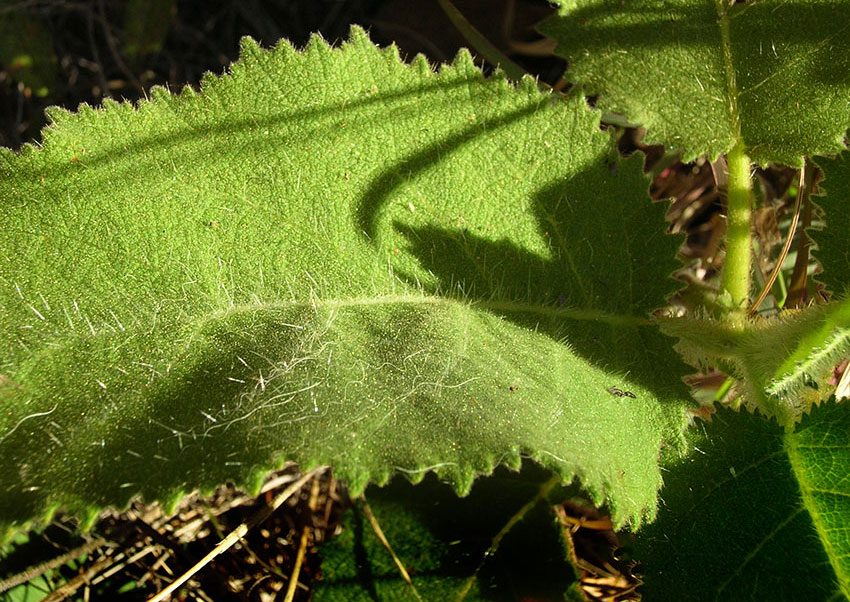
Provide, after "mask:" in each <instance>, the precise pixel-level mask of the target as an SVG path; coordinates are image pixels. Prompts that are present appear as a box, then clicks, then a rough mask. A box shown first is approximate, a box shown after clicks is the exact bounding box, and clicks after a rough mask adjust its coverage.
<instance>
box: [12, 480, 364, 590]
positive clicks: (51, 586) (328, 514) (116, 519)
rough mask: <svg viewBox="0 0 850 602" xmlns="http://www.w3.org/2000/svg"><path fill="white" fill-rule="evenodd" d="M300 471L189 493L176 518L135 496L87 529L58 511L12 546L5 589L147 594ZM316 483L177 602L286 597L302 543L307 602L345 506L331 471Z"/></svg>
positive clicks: (301, 582)
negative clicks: (319, 550)
mask: <svg viewBox="0 0 850 602" xmlns="http://www.w3.org/2000/svg"><path fill="white" fill-rule="evenodd" d="M299 476H300V475H299V473H298V471H297V469H296V468H295V466H294V465H292V466H288V467H286V468H284V469H283V470H281V471H278V472H275V473H273V474H271V475H269V477H268V478H267V480H266V482H265V484H264V485H263V486H262V488H261V490H260V493H259V495H258V496H256V497H252V496H250V495H248V494H246V493H245V492H243V491H239V490H238V489H236V488H234V487H233V486H232V485H224V486H222V487H219V488H217V489H216V490H215V491H214V492H213V494H212V495H210V496H201V495H199V494H193V495H190V496H188V497H186V498H185V499H184V500H183V501H182V502H180V503H179V504H178V506H177V509H176V510H175V511H174V513H173V514H171V515H166V514H165V513H164V512H163V509H162V507H161V506H159V505H158V504H151V505H145V504H143V503H141V502H135V503H133V504H132V505H131V506H130V508H128V509H127V510H126V511H124V512H120V513H119V512H114V511H111V512H105V513H103V514H102V515H101V516H100V520H99V521H98V522H97V524H96V526H95V527H94V529H93V530H92V531H91V532H89V533H86V534H82V535H81V534H80V533H79V532H77V524H76V522H75V521H73V520H71V519H67V518H58V519H57V520H55V521H53V523H51V524H50V525H49V526H48V527H47V528H45V529H44V530H43V531H42V532H41V533H40V534H38V535H35V534H33V533H31V534H30V535H29V536H28V539H29V541H27V542H25V543H24V542H22V541H16V543H14V544H12V545H10V546H7V547H6V549H5V550H4V551H3V556H2V566H3V573H2V574H0V594H4V593H5V595H13V594H14V592H15V590H16V589H17V590H18V591H19V593H22V592H24V590H28V592H29V593H28V594H27V595H29V596H30V597H32V598H33V599H43V600H63V599H66V598H71V597H74V596H82V597H83V599H86V600H112V599H114V596H115V595H116V594H118V593H122V594H127V595H129V596H130V597H129V598H128V599H140V600H141V599H144V600H147V599H148V598H149V597H150V596H152V595H154V594H156V593H157V592H159V591H161V590H162V589H164V588H165V587H167V586H168V585H169V583H171V582H172V581H174V580H175V579H176V578H178V577H179V576H180V575H182V574H183V573H184V572H185V571H186V570H188V569H189V568H190V567H191V566H192V565H194V564H195V563H196V562H197V561H198V560H199V559H200V558H202V557H203V556H205V555H206V554H207V553H209V552H210V551H211V550H212V549H213V548H215V546H216V545H217V544H218V543H219V541H221V540H222V539H223V538H224V537H225V536H226V535H227V534H228V533H229V532H230V531H231V530H233V529H234V528H235V527H236V526H237V525H239V524H241V523H242V522H244V521H246V520H248V518H249V517H250V516H252V515H254V514H255V513H256V512H257V510H258V509H260V508H262V507H264V506H265V505H266V504H268V503H270V501H271V500H272V499H273V498H274V497H275V496H276V495H277V494H278V493H279V492H280V491H282V490H283V489H285V488H286V487H287V486H288V485H291V484H292V483H293V482H294V481H296V479H298V477H299ZM313 483H314V484H313V485H311V483H310V482H308V483H306V484H305V485H304V486H303V487H302V489H301V491H300V492H299V494H297V495H294V496H292V497H291V498H290V499H289V500H288V502H286V504H285V507H284V508H280V509H279V510H278V511H277V512H275V513H274V514H273V515H272V516H271V517H270V518H269V519H268V520H266V521H264V522H263V523H261V524H259V525H258V526H257V527H256V528H254V529H252V530H249V531H248V533H247V534H246V535H245V537H243V538H242V539H241V540H240V541H239V542H238V543H237V544H236V545H234V546H233V547H232V548H230V549H229V550H228V551H227V552H225V553H223V554H222V555H220V556H218V557H217V558H216V559H215V560H213V561H212V562H211V563H210V564H209V565H208V566H207V567H205V568H204V569H203V570H202V571H201V572H199V573H198V574H196V575H195V576H194V577H193V578H192V579H191V580H190V581H189V582H188V583H187V584H186V585H185V586H183V589H182V590H181V592H180V594H179V595H180V597H181V598H180V599H184V600H231V599H234V600H235V599H239V600H252V601H258V602H259V601H266V600H273V599H283V595H284V592H286V591H287V589H288V587H289V582H290V579H291V575H292V568H293V566H294V564H295V560H296V557H297V556H298V555H299V550H303V551H301V555H303V556H304V559H303V563H302V564H301V566H300V571H299V572H298V577H297V585H296V587H295V593H294V598H293V599H294V600H307V599H308V598H309V593H310V591H311V587H310V586H311V583H312V581H313V580H314V579H315V578H316V576H317V574H318V572H319V565H320V562H321V561H320V559H319V557H318V555H317V554H316V551H315V550H316V546H317V545H318V544H319V543H320V542H322V541H324V540H325V539H327V538H328V537H330V536H331V535H332V534H333V533H334V531H335V530H336V529H337V525H338V518H339V515H340V513H341V511H342V509H343V508H344V507H345V505H346V504H347V503H348V502H347V495H346V493H345V490H344V488H343V487H342V486H341V485H340V483H339V482H338V481H337V480H336V479H334V478H333V476H332V475H331V474H330V473H324V474H322V475H320V476H319V477H317V478H315V479H314V480H313ZM302 542H304V543H302ZM45 595H46V597H44V598H42V596H45ZM28 599H29V598H28Z"/></svg>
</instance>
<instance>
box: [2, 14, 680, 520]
mask: <svg viewBox="0 0 850 602" xmlns="http://www.w3.org/2000/svg"><path fill="white" fill-rule="evenodd" d="M52 118H53V120H54V122H55V124H54V125H52V126H51V127H49V128H48V129H47V130H46V131H45V136H44V146H43V148H42V149H39V150H36V149H33V148H27V149H25V150H24V151H23V153H22V154H21V155H15V154H12V153H11V152H3V153H2V155H0V171H2V174H0V175H2V178H0V204H2V211H0V231H2V232H4V234H5V236H4V237H3V238H2V239H0V333H3V334H2V337H3V338H2V340H1V341H0V346H2V349H3V351H4V352H3V353H2V354H0V374H2V375H3V381H2V387H0V410H2V411H0V482H2V483H3V485H2V489H0V522H3V523H7V524H8V523H20V522H23V521H26V520H28V519H30V518H31V517H33V516H34V515H40V514H43V513H45V512H49V511H50V510H51V509H52V508H53V507H55V506H57V505H64V506H69V507H71V508H74V509H77V510H81V509H84V508H98V507H101V506H103V505H105V504H119V505H120V504H122V503H125V502H126V501H127V500H128V499H129V498H130V497H131V496H133V495H135V494H142V495H143V496H144V497H145V498H147V499H149V500H152V499H166V500H173V499H175V498H176V496H178V495H180V494H181V493H182V492H185V491H188V490H191V489H194V488H196V487H212V486H214V485H216V484H218V483H221V482H223V481H225V480H228V479H231V480H236V481H238V482H244V481H246V479H247V480H254V481H255V480H256V479H257V478H259V476H260V475H262V472H263V470H265V469H267V468H269V467H270V466H272V465H273V464H274V463H275V462H280V461H283V460H285V459H288V460H295V461H298V462H300V463H301V464H302V465H303V466H309V465H315V464H318V463H328V464H331V465H332V466H333V467H334V468H335V470H336V472H337V475H338V476H340V477H342V478H344V479H346V480H347V481H348V482H349V484H350V486H351V487H352V488H353V490H354V492H355V493H356V492H357V491H360V490H362V488H363V487H364V486H365V484H366V483H367V482H369V481H370V480H377V481H379V482H380V481H384V480H385V479H386V478H388V476H389V475H390V474H391V473H392V472H393V471H402V472H404V473H406V474H408V475H412V476H414V477H417V476H421V475H422V474H423V473H424V472H426V471H427V470H430V469H435V470H437V472H438V473H439V474H440V475H441V476H442V477H444V478H446V479H448V480H450V481H451V482H453V483H454V484H455V485H456V487H457V488H458V489H459V490H461V491H463V490H466V489H468V487H469V486H470V483H471V481H472V479H473V478H474V476H475V475H476V474H479V473H482V472H489V471H491V470H492V469H493V467H494V466H495V465H497V464H498V463H508V464H511V465H517V464H518V462H519V461H520V457H521V456H522V455H530V456H533V457H535V458H537V459H539V460H540V461H542V462H543V463H545V464H547V465H549V466H551V467H553V468H554V469H556V470H557V471H559V472H560V473H561V474H562V475H563V476H564V477H565V478H570V477H571V476H573V475H576V476H578V477H579V478H580V479H581V480H582V482H583V483H584V485H585V486H586V488H587V489H588V491H589V492H590V493H591V495H593V496H594V497H595V499H596V500H597V501H600V502H601V501H603V500H607V501H608V502H609V503H610V504H611V506H612V508H613V511H614V513H615V517H616V519H617V520H618V521H628V520H632V521H636V522H639V521H640V520H642V518H644V517H646V516H651V515H652V514H653V513H654V508H655V492H656V489H657V487H658V486H659V485H660V481H661V478H660V473H659V469H658V467H657V457H658V454H659V451H660V449H661V448H662V447H664V446H665V445H668V444H670V443H675V442H676V441H678V438H679V436H680V432H681V429H682V428H683V418H682V408H683V404H684V403H685V402H684V401H683V397H684V396H683V391H682V385H681V383H680V382H679V377H680V373H681V368H680V364H679V362H678V360H677V359H676V358H675V356H674V355H673V354H672V352H671V350H670V346H669V343H668V340H667V339H664V337H663V336H662V335H661V334H660V333H659V332H657V331H656V330H655V329H654V327H651V326H647V325H645V323H644V320H643V318H644V317H645V316H646V315H647V313H648V312H649V311H650V310H651V309H653V308H654V307H657V306H659V305H661V304H663V302H664V298H665V295H667V294H669V293H670V292H671V291H672V287H674V286H675V284H674V283H673V282H672V281H671V280H669V279H668V278H667V275H668V274H669V273H670V271H671V270H672V269H673V268H674V267H675V262H674V260H673V257H674V255H675V250H676V247H677V240H676V239H674V238H672V237H669V236H666V235H665V234H664V222H663V215H664V207H663V206H661V205H657V204H653V203H651V202H650V201H649V200H648V198H647V195H646V186H647V184H646V180H645V179H644V177H643V175H642V172H641V167H642V166H641V160H640V158H638V157H634V158H632V159H630V160H628V161H625V162H623V163H621V164H619V165H615V164H614V163H612V162H611V161H613V159H612V157H613V156H614V151H613V147H612V143H611V141H610V140H609V138H608V137H607V136H606V135H605V134H603V133H601V132H599V130H598V116H597V115H596V114H595V113H594V112H592V111H591V110H589V109H588V108H587V107H586V106H585V104H584V102H583V100H582V99H574V100H571V101H559V100H556V99H555V98H553V97H551V96H549V95H546V94H542V93H540V92H539V91H538V90H537V88H536V86H535V85H534V83H533V82H532V81H530V80H529V81H525V82H523V83H522V84H521V85H520V86H519V87H518V88H513V87H511V86H510V84H509V83H507V81H506V80H505V79H504V78H503V77H496V78H494V79H492V80H485V79H484V78H483V77H482V75H481V73H480V71H479V70H478V69H477V68H475V67H474V66H473V64H472V62H471V60H470V59H469V56H468V55H466V54H462V55H461V56H460V57H459V59H458V60H457V61H456V62H455V64H454V65H453V66H451V67H446V68H444V69H442V70H441V71H440V72H439V73H438V74H435V73H434V72H433V71H432V70H431V68H430V67H429V66H428V65H427V64H426V63H425V62H424V61H423V60H419V59H417V60H415V61H414V62H413V64H412V65H405V64H403V63H401V62H400V60H399V59H398V56H397V54H396V52H395V51H394V50H392V49H391V50H386V51H382V50H379V49H378V48H376V47H375V46H373V45H372V44H371V42H369V40H368V39H367V38H366V36H365V34H363V33H362V32H361V31H359V30H355V31H354V32H353V34H352V39H351V41H350V42H349V43H347V44H346V45H344V46H343V48H342V49H331V48H329V47H328V46H327V45H326V44H325V43H324V42H322V41H320V40H314V41H313V42H311V43H310V44H309V45H308V47H307V48H306V49H305V50H304V52H303V53H300V52H296V51H295V50H293V49H292V48H291V47H290V46H288V45H286V44H281V45H280V46H279V47H278V48H276V49H275V50H274V51H272V52H268V51H264V50H261V49H259V48H258V47H257V46H256V44H254V43H253V42H251V41H246V42H245V43H244V45H243V49H242V58H241V59H240V61H239V62H238V63H236V64H234V65H233V66H232V68H231V75H227V76H224V77H222V78H220V79H219V78H215V77H212V76H210V77H208V78H206V79H205V81H204V86H203V91H202V92H201V93H196V92H193V91H191V90H188V89H187V90H184V91H183V92H182V93H181V94H180V95H179V96H171V95H169V94H167V93H166V92H164V91H159V92H157V93H155V94H154V95H153V98H152V100H151V101H150V102H143V103H141V104H140V105H139V107H138V109H136V108H133V107H132V106H129V105H118V104H115V103H107V105H106V106H105V107H104V109H103V110H99V111H94V110H92V109H90V108H87V107H82V108H81V110H80V112H79V113H78V114H70V113H66V112H62V111H54V112H53V113H52ZM658 258H661V259H658ZM664 258H668V259H664ZM611 386H616V387H619V388H620V389H623V390H628V391H631V392H632V393H634V395H635V397H634V398H632V397H618V396H614V395H612V394H610V393H609V392H608V388H609V387H611Z"/></svg>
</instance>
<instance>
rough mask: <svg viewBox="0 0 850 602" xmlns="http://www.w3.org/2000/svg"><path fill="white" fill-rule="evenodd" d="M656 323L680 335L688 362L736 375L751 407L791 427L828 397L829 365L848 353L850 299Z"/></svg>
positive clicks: (677, 346) (849, 348) (683, 351)
mask: <svg viewBox="0 0 850 602" xmlns="http://www.w3.org/2000/svg"><path fill="white" fill-rule="evenodd" d="M661 327H662V330H664V332H666V333H667V334H669V335H671V336H676V337H679V339H680V341H679V343H678V344H677V345H676V348H677V349H678V350H679V351H680V352H681V353H682V355H683V357H685V359H687V360H688V361H689V362H691V363H692V364H693V365H695V366H698V367H700V368H704V367H706V366H709V365H714V366H718V367H722V369H723V370H725V371H726V372H727V373H729V375H730V376H734V377H735V378H737V379H738V381H739V392H740V393H741V394H742V396H743V401H744V403H745V404H746V405H747V406H748V407H749V408H750V409H751V410H756V409H758V410H759V411H761V412H762V413H764V414H766V415H767V416H773V417H775V418H776V419H777V420H778V421H779V423H780V424H782V425H784V426H790V425H792V424H793V423H795V422H797V421H799V420H800V418H801V417H802V416H803V414H805V413H806V412H808V411H809V409H810V408H811V406H812V404H815V403H818V402H820V401H822V400H823V399H826V398H829V396H830V394H831V392H832V391H831V389H830V386H829V379H830V378H831V377H832V375H833V368H834V367H835V365H836V364H837V363H839V362H840V361H841V360H842V359H844V358H845V357H847V356H848V355H850V298H846V297H845V298H841V299H837V300H835V301H833V302H832V303H829V304H827V305H823V306H814V307H810V308H807V309H805V310H803V311H801V312H799V313H796V314H793V315H792V314H789V315H786V316H782V317H780V318H770V319H759V320H758V321H753V322H750V323H748V324H746V325H735V326H730V325H729V324H728V323H725V322H721V321H718V320H704V319H694V318H674V319H665V320H662V321H661ZM832 384H833V385H834V384H835V383H832ZM833 388H834V387H833Z"/></svg>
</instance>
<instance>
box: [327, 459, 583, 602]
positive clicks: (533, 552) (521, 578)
mask: <svg viewBox="0 0 850 602" xmlns="http://www.w3.org/2000/svg"><path fill="white" fill-rule="evenodd" d="M548 477H549V475H548V474H547V473H546V472H545V471H542V470H540V468H539V467H537V466H534V465H526V466H525V467H524V468H523V470H522V471H521V472H520V473H511V472H509V471H507V470H504V469H500V470H498V471H497V472H496V474H495V475H493V476H491V477H486V478H483V479H479V480H478V481H476V483H475V485H474V486H473V488H472V492H471V493H470V495H469V496H468V497H465V498H459V497H457V496H456V495H455V493H454V492H453V491H452V490H451V488H450V487H448V486H447V485H445V484H442V483H439V482H438V481H437V479H436V478H434V477H433V475H429V476H428V477H427V478H426V479H425V481H424V482H423V483H421V484H419V485H416V486H414V485H411V484H410V483H409V482H407V481H405V480H402V479H395V480H394V481H393V482H392V483H390V485H388V486H387V487H383V488H378V487H374V486H373V487H370V488H369V489H368V490H367V492H366V499H367V500H368V503H369V506H370V507H371V509H372V513H373V514H374V515H375V517H376V519H377V521H378V523H379V525H380V527H381V530H382V531H383V532H384V535H385V536H386V538H387V540H388V541H389V542H390V545H391V546H392V548H393V552H394V553H395V554H396V555H397V556H398V557H399V559H400V560H401V562H402V563H403V564H404V566H405V568H406V570H407V571H408V573H409V574H410V577H411V580H412V582H413V585H414V587H415V588H416V591H417V593H418V594H419V596H420V598H421V599H422V600H428V601H431V600H433V601H439V602H443V601H444V600H455V599H456V598H457V596H458V594H459V593H460V592H462V591H463V590H464V589H465V586H466V585H467V583H468V580H469V578H470V577H471V576H472V575H473V574H474V573H475V570H476V568H477V567H478V566H479V564H481V562H482V560H483V559H484V558H485V555H486V552H487V549H488V548H489V546H490V544H491V540H492V538H493V536H494V535H496V534H497V533H498V532H499V531H500V530H501V529H502V528H503V527H504V525H505V524H506V523H507V521H508V520H509V519H510V518H511V516H512V515H514V514H515V513H516V512H517V511H518V510H519V509H520V508H521V507H523V506H524V505H525V504H526V503H527V502H528V501H529V500H532V499H533V498H534V497H535V496H536V495H537V494H538V491H539V490H540V487H541V485H542V484H543V482H544V480H546V479H548ZM321 555H322V558H323V563H322V575H323V580H322V582H320V583H319V585H318V588H317V591H316V593H315V595H314V597H313V600H314V601H316V602H336V601H345V602H350V601H357V600H363V601H364V602H365V601H369V602H374V601H376V600H380V601H385V600H386V601H388V600H411V601H415V600H417V597H416V594H414V593H413V592H412V591H411V589H410V587H409V586H408V585H407V583H406V582H405V581H404V580H403V579H402V577H401V575H400V573H399V570H398V568H397V567H396V566H395V564H394V562H393V560H392V557H391V556H390V554H389V552H387V550H386V548H385V547H384V546H383V545H382V544H381V542H380V541H379V540H378V538H377V537H376V535H375V533H374V530H373V529H372V527H371V525H370V524H369V521H368V520H367V518H366V516H365V514H364V512H363V510H362V509H361V507H360V506H359V505H357V506H355V507H354V508H352V509H350V510H349V511H348V512H347V514H346V516H345V518H344V519H343V532H342V534H341V535H340V536H338V537H337V538H335V539H334V540H332V541H330V542H328V543H327V544H325V545H323V546H322V548H321ZM573 575H574V573H573V570H572V568H571V566H570V564H569V562H568V561H567V551H566V543H565V542H564V541H563V540H562V535H561V531H560V529H559V528H558V527H557V525H556V522H555V521H554V519H553V516H552V513H551V511H550V510H549V506H548V505H547V504H544V503H540V504H538V506H536V507H535V509H534V510H532V511H531V512H529V513H528V514H527V515H526V516H525V518H524V519H523V520H522V521H521V522H519V523H518V524H516V525H514V526H513V528H512V529H511V530H510V531H509V532H508V534H507V535H506V536H505V537H504V539H502V541H501V545H500V546H499V548H498V551H497V552H496V554H494V555H493V556H490V557H488V558H487V560H486V562H485V563H484V564H483V566H482V568H481V571H480V573H479V574H478V578H477V579H476V581H475V583H474V585H473V587H472V588H471V589H470V590H469V593H468V594H467V595H466V597H465V598H464V600H466V601H467V602H471V601H473V600H521V599H532V600H561V599H563V598H564V592H565V591H566V590H567V588H568V587H569V585H570V583H571V582H573V581H574V576H573Z"/></svg>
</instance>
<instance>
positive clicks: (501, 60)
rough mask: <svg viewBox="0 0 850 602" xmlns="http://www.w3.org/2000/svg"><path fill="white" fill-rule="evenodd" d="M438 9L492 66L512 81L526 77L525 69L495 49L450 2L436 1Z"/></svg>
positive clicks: (449, 0)
mask: <svg viewBox="0 0 850 602" xmlns="http://www.w3.org/2000/svg"><path fill="white" fill-rule="evenodd" d="M437 2H438V3H439V4H440V8H442V9H443V12H445V13H446V16H447V17H448V18H449V19H450V20H451V22H452V24H453V25H454V26H455V27H457V29H458V31H460V33H462V34H463V37H465V38H466V40H467V41H468V42H469V43H470V44H472V47H473V48H475V50H476V51H477V52H478V54H480V55H481V56H483V57H484V58H485V59H487V61H488V62H490V63H491V64H492V65H495V66H497V67H501V68H502V70H503V71H504V72H505V73H507V74H508V77H510V78H511V79H512V80H514V81H519V80H521V79H522V78H523V76H525V75H527V72H526V71H525V69H523V68H522V67H520V66H519V65H517V64H516V63H515V62H513V61H512V60H511V59H509V58H508V57H507V55H506V54H505V53H504V52H502V51H501V50H499V49H498V48H496V47H495V46H494V45H493V44H492V43H491V42H490V40H488V39H487V38H486V37H485V36H484V35H482V34H481V32H480V31H478V30H477V29H476V28H475V26H474V25H472V23H470V22H469V21H468V20H467V19H466V17H464V16H463V14H462V13H461V12H460V11H459V10H458V9H457V8H456V7H455V5H454V4H452V2H451V0H437Z"/></svg>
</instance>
